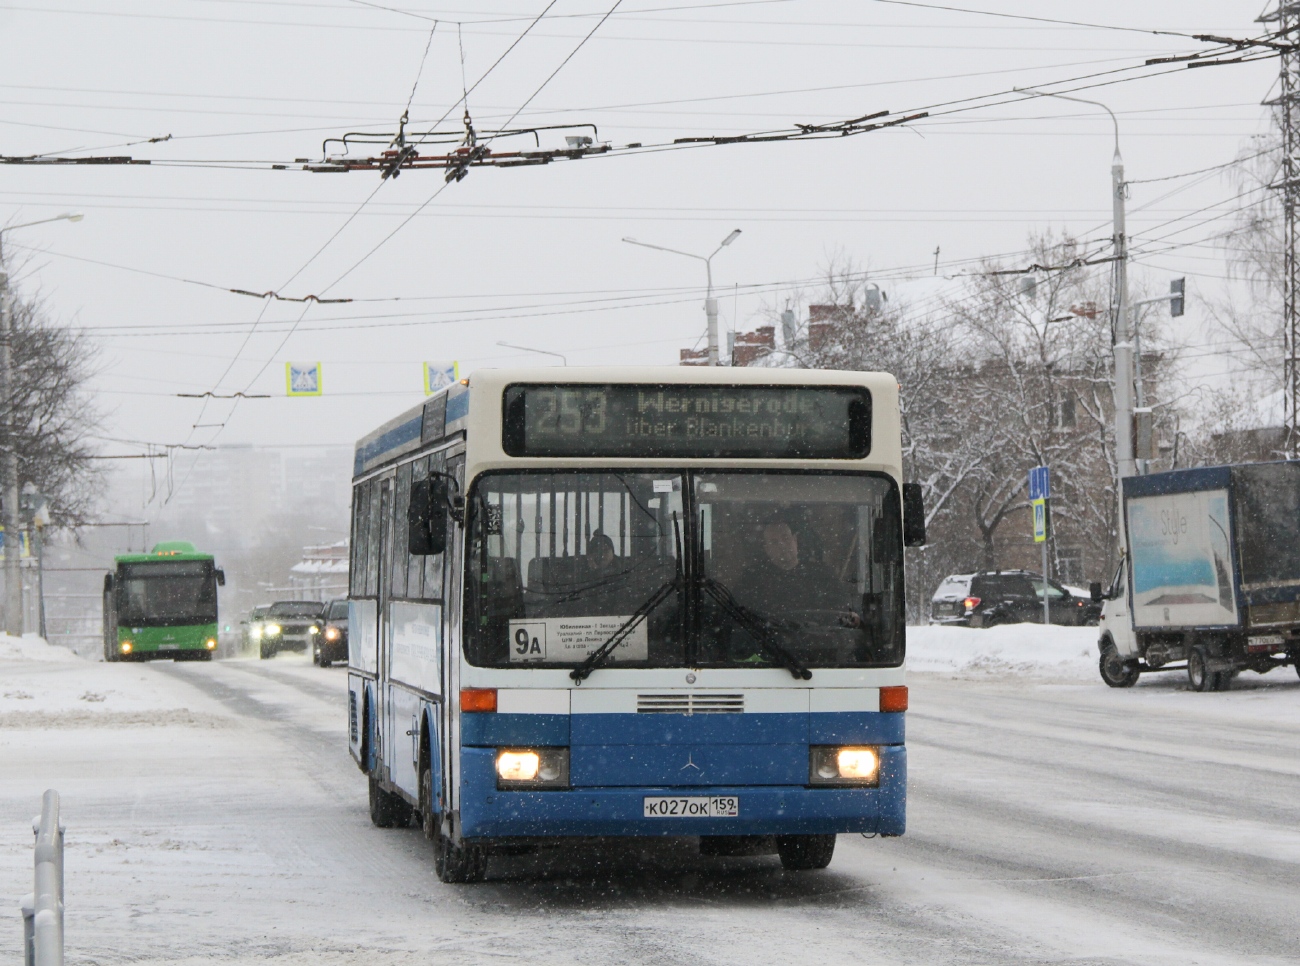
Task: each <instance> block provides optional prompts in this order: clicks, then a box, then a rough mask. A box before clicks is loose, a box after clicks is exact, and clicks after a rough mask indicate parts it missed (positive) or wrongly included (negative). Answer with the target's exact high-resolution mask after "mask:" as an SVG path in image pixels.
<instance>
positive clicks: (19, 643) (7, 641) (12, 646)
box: [0, 634, 81, 663]
mask: <svg viewBox="0 0 1300 966" xmlns="http://www.w3.org/2000/svg"><path fill="white" fill-rule="evenodd" d="M80 660H81V658H79V657H78V656H77V655H76V654H74V653H72V651H70V650H68V649H67V648H66V647H58V646H56V645H54V644H48V643H46V641H45V639H44V638H40V637H36V636H35V635H33V634H28V635H25V636H23V637H10V636H9V635H8V634H0V662H6V661H53V662H56V663H66V662H68V661H80Z"/></svg>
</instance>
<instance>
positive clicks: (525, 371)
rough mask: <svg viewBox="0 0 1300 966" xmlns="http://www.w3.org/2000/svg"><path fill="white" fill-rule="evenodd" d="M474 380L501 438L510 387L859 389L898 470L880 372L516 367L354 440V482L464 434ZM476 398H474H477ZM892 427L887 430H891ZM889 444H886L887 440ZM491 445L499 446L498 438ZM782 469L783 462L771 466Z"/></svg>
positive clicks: (883, 458)
mask: <svg viewBox="0 0 1300 966" xmlns="http://www.w3.org/2000/svg"><path fill="white" fill-rule="evenodd" d="M476 382H477V384H478V387H479V388H478V392H479V393H480V394H481V393H483V392H484V391H486V392H487V393H488V395H489V396H492V395H494V394H496V396H497V399H496V400H495V404H493V405H488V403H487V401H486V400H485V401H484V403H483V405H480V406H479V409H480V411H481V412H480V416H476V417H475V419H476V420H477V419H479V418H481V417H486V415H487V413H488V412H489V411H492V412H493V413H494V416H493V418H494V420H495V424H496V428H497V432H496V435H497V436H499V429H500V426H499V422H500V414H499V411H498V410H499V394H500V392H501V390H503V389H504V387H505V386H507V385H510V384H512V383H547V382H556V383H601V382H610V383H628V384H645V385H673V384H679V385H692V384H695V385H709V384H714V385H754V386H762V385H775V386H780V385H839V384H848V385H864V386H867V387H868V388H869V389H870V390H871V391H872V393H873V395H875V394H880V396H881V397H882V398H881V401H882V402H886V405H884V406H876V407H873V411H874V415H873V421H874V422H876V423H877V427H876V428H877V429H884V430H885V432H883V433H881V434H879V436H880V443H881V445H879V446H876V447H873V449H874V452H873V453H872V455H871V458H870V459H869V460H868V462H871V463H883V464H884V465H886V466H890V467H893V468H894V469H896V470H901V453H900V452H899V446H898V443H897V432H898V429H897V422H898V383H897V381H896V380H895V379H894V377H893V376H891V375H889V374H887V373H881V372H851V371H847V370H827V369H760V368H752V369H751V368H744V367H737V368H732V367H730V366H719V367H696V366H653V367H651V366H601V367H563V368H562V367H558V366H556V367H547V366H542V367H530V368H518V369H485V370H479V371H477V372H475V373H473V374H472V375H471V376H470V377H469V378H467V379H462V380H460V381H459V382H457V383H453V384H452V385H451V386H449V387H448V388H446V389H444V390H441V391H440V392H438V393H435V394H434V395H432V396H430V397H429V398H428V399H427V400H426V401H425V402H424V403H422V404H421V405H419V406H414V407H412V408H411V409H408V410H407V411H406V412H404V413H402V414H400V415H398V416H394V417H393V418H392V419H390V420H388V422H386V423H384V424H383V425H381V426H380V427H379V428H378V429H375V430H374V431H372V432H370V433H368V434H367V435H365V436H363V437H362V438H361V439H359V440H358V441H357V445H356V452H355V457H354V460H353V467H352V471H353V476H354V477H361V476H364V475H365V474H367V473H369V472H370V471H372V470H374V469H377V468H379V467H380V466H383V465H385V464H388V463H391V462H394V461H396V460H397V459H398V458H400V457H401V456H403V455H405V454H407V453H412V452H414V451H416V450H418V449H420V448H421V447H424V446H428V445H430V444H431V443H435V442H437V441H438V440H440V439H443V438H445V437H448V436H451V435H453V434H455V433H458V432H462V431H465V430H466V429H467V428H468V424H469V416H470V407H469V400H470V387H471V385H474V384H475V383H476ZM476 398H478V397H476ZM891 424H892V425H891ZM891 438H892V439H893V442H892V443H891V442H889V440H890V439H891ZM495 445H496V447H497V448H499V447H500V440H499V438H498V439H497V441H496V443H495ZM774 462H775V463H779V462H780V461H774Z"/></svg>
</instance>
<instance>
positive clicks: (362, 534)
mask: <svg viewBox="0 0 1300 966" xmlns="http://www.w3.org/2000/svg"><path fill="white" fill-rule="evenodd" d="M369 513H370V484H369V483H361V484H359V485H357V486H354V487H353V488H352V562H351V564H350V566H349V568H348V594H349V595H350V596H352V597H361V596H363V595H364V594H365V592H366V576H365V575H366V541H367V528H366V521H367V520H368V519H369Z"/></svg>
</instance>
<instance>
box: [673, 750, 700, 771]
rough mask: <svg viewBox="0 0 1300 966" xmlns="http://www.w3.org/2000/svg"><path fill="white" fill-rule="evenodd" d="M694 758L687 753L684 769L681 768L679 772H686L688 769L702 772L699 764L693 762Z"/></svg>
mask: <svg viewBox="0 0 1300 966" xmlns="http://www.w3.org/2000/svg"><path fill="white" fill-rule="evenodd" d="M692 757H693V756H692V755H691V753H690V752H687V753H686V764H684V765H682V767H681V768H680V769H678V770H679V771H685V770H686V769H688V768H694V769H695V770H696V771H700V770H701V769H700V766H699V765H697V764H695V762H693V761H692V760H691V758H692Z"/></svg>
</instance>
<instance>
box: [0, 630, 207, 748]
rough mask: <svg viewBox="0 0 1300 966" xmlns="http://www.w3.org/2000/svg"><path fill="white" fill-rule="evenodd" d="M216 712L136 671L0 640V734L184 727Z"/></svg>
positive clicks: (42, 645) (198, 697)
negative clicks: (87, 728) (22, 730)
mask: <svg viewBox="0 0 1300 966" xmlns="http://www.w3.org/2000/svg"><path fill="white" fill-rule="evenodd" d="M218 716H222V717H224V714H223V713H222V709H221V708H220V707H219V706H218V705H216V703H215V702H210V701H209V700H208V699H206V698H205V697H204V696H203V695H202V694H200V693H198V692H196V691H194V690H193V689H192V688H188V687H185V686H183V685H177V684H175V683H172V682H168V681H165V680H163V679H162V678H161V677H160V676H159V675H157V674H155V673H151V671H150V670H149V668H148V666H147V665H142V664H104V663H103V662H99V661H87V660H84V659H83V658H80V657H78V656H77V655H76V654H74V653H73V652H72V651H70V650H68V649H67V648H65V647H59V646H57V645H52V644H47V643H46V642H45V641H44V640H42V639H41V638H39V637H34V636H27V637H22V638H14V637H8V636H5V635H0V728H4V729H15V728H17V729H37V730H45V729H51V728H60V729H61V728H78V727H115V726H128V727H129V726H137V725H192V726H200V727H212V726H214V725H215V723H216V720H217V718H218Z"/></svg>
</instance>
